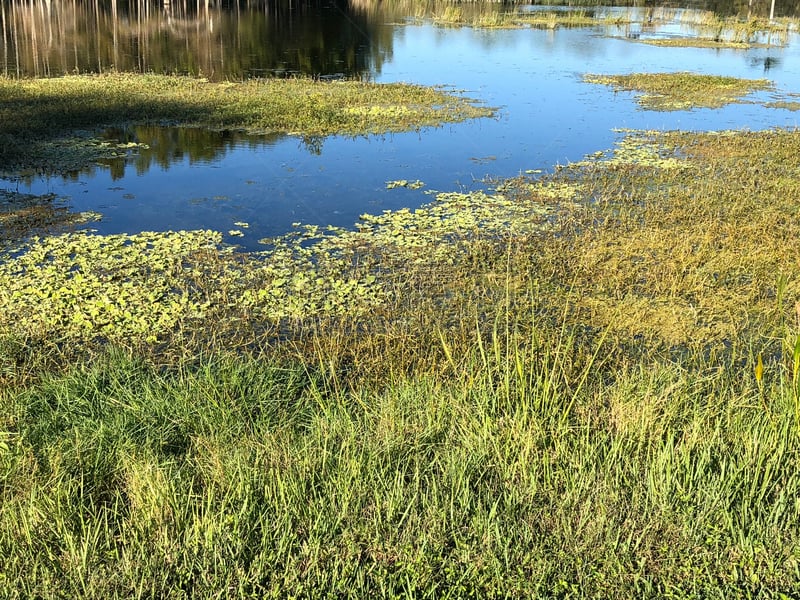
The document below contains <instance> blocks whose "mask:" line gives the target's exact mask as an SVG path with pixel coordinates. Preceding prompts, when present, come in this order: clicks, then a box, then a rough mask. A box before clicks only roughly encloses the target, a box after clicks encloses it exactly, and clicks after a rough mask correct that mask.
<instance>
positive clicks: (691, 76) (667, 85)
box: [584, 72, 772, 110]
mask: <svg viewBox="0 0 800 600" xmlns="http://www.w3.org/2000/svg"><path fill="white" fill-rule="evenodd" d="M584 80H585V81H586V82H588V83H599V84H603V85H609V86H612V87H613V88H614V89H615V90H619V91H635V92H639V96H638V98H637V101H638V102H639V104H640V105H642V106H643V107H644V108H648V109H650V110H687V109H692V108H720V107H722V106H725V105H726V104H730V103H732V102H739V101H740V99H741V98H742V97H744V96H747V95H748V94H750V93H752V92H754V91H757V90H769V89H772V83H771V82H770V81H769V80H768V79H740V78H737V77H722V76H718V75H701V74H697V73H688V72H682V73H631V74H628V75H594V74H589V75H586V76H584Z"/></svg>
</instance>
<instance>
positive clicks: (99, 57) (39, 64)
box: [0, 1, 800, 249]
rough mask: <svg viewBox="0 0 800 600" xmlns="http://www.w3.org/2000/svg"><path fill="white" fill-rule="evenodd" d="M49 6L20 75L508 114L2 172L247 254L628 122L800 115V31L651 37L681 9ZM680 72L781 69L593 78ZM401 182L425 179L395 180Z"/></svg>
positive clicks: (15, 38) (583, 151)
mask: <svg viewBox="0 0 800 600" xmlns="http://www.w3.org/2000/svg"><path fill="white" fill-rule="evenodd" d="M35 4H37V3H27V2H26V3H19V4H18V3H15V2H11V3H9V2H4V4H3V6H4V13H3V20H2V23H3V26H4V28H5V32H4V37H3V40H4V46H3V49H4V53H3V55H2V56H0V58H2V59H4V63H0V66H2V67H3V68H4V70H5V72H6V73H7V74H9V75H15V76H32V75H33V76H56V75H59V74H61V73H63V72H74V71H103V70H108V69H112V68H116V69H119V70H126V69H130V70H138V71H141V70H146V71H158V72H168V73H172V72H189V73H195V74H202V75H204V76H206V77H209V78H215V79H224V78H230V79H242V78H246V77H262V76H281V75H284V74H286V73H302V74H306V75H313V76H316V77H322V78H327V77H341V76H346V77H359V78H362V79H369V80H374V81H377V82H394V81H403V82H411V83H418V84H423V85H444V86H447V87H449V88H452V89H455V90H459V91H460V92H462V93H464V94H465V95H467V96H469V97H471V98H475V99H478V100H480V101H482V102H484V103H486V104H488V105H490V106H496V107H498V108H499V111H498V114H497V117H496V118H493V119H481V120H475V121H470V122H466V123H460V124H454V125H445V126H442V127H438V128H428V129H422V130H419V131H414V132H410V133H404V134H391V135H388V134H387V135H378V136H366V137H356V138H352V137H337V136H332V137H325V138H320V139H303V138H300V137H291V136H274V135H273V136H266V137H251V136H244V135H242V134H239V133H235V132H225V133H220V132H206V131H198V130H190V131H187V130H180V129H174V128H173V129H169V128H154V127H139V128H135V129H132V130H129V131H116V132H109V135H112V136H118V137H123V138H126V139H131V140H135V141H140V142H145V143H146V144H148V145H149V147H150V149H149V150H140V151H137V152H135V153H132V154H131V155H130V156H129V157H127V158H126V159H120V160H117V161H113V162H109V163H108V164H104V165H96V166H95V167H93V168H92V169H89V170H87V171H85V172H81V173H76V174H72V175H71V176H70V177H49V178H47V177H32V178H26V179H16V180H6V181H3V182H0V187H5V188H9V189H16V190H19V191H21V192H26V193H32V194H46V193H54V194H56V195H57V196H59V198H60V202H63V203H64V204H66V205H67V206H69V208H70V210H73V211H95V212H98V213H101V214H102V220H100V221H99V222H95V223H91V224H90V225H89V226H90V227H92V228H94V229H97V230H98V231H100V232H101V233H121V232H130V233H133V232H138V231H146V230H153V231H164V230H177V229H199V228H209V229H215V230H219V231H223V232H225V233H226V235H227V238H226V241H228V242H230V243H233V244H238V245H240V246H241V247H242V248H243V249H258V248H259V247H260V246H259V244H258V240H259V239H260V238H263V237H267V236H274V235H279V234H281V233H283V232H286V231H288V230H289V229H291V227H292V223H296V222H303V223H309V224H312V223H313V224H320V225H327V224H332V225H338V226H345V227H347V226H351V225H353V223H355V222H356V221H357V219H358V217H359V215H360V214H362V213H378V212H380V211H383V210H387V209H397V208H400V207H405V206H409V207H413V206H418V205H420V204H423V203H426V202H429V201H430V200H431V196H430V195H428V193H427V192H430V191H434V190H438V191H454V190H471V189H475V188H481V187H485V186H486V183H485V181H486V179H487V177H508V176H515V175H518V174H520V173H523V172H530V171H534V170H538V169H541V170H543V171H545V172H546V171H548V170H551V169H552V168H553V167H554V166H555V165H558V164H564V163H567V162H570V161H576V160H580V159H581V158H583V157H584V156H585V155H587V154H590V153H593V152H595V151H598V150H604V149H608V148H610V147H612V146H613V145H614V142H615V140H617V139H619V137H620V136H621V135H622V134H621V133H620V132H619V130H620V129H659V130H669V129H688V130H719V129H740V128H749V129H763V128H769V127H796V126H797V125H798V121H800V112H792V111H790V110H785V109H776V108H767V107H765V106H764V105H763V102H764V101H765V100H769V99H770V97H772V96H780V97H782V98H785V97H786V96H787V94H792V93H800V37H798V35H797V34H796V33H792V34H790V35H789V36H788V38H787V39H786V40H785V41H786V43H785V44H784V45H781V46H773V47H768V48H767V47H760V48H753V49H749V50H741V49H699V48H666V47H657V46H651V45H647V44H644V43H641V42H642V39H643V38H646V37H648V36H656V37H658V36H671V35H690V34H691V31H690V30H687V29H685V26H683V25H681V24H680V19H681V14H682V13H681V11H676V12H674V14H673V16H674V20H673V21H672V22H670V23H666V24H664V25H660V26H657V27H651V28H647V29H642V28H641V27H639V28H638V29H637V26H636V25H633V26H628V27H609V26H605V27H589V28H581V29H568V28H557V29H552V30H550V29H545V30H542V29H534V28H519V29H480V28H472V27H442V26H438V25H436V24H434V23H433V22H432V21H431V20H430V19H427V18H419V15H417V14H416V13H415V14H414V15H412V14H410V13H412V10H411V9H409V10H407V11H406V12H405V13H404V12H403V11H402V10H400V9H397V8H395V9H393V10H391V11H389V10H385V11H383V12H382V11H381V10H380V9H377V8H372V9H369V10H367V9H357V8H355V7H353V6H350V5H346V4H345V5H343V4H341V3H338V2H333V3H329V4H322V5H314V6H308V5H303V6H302V7H297V8H295V9H292V8H289V7H288V5H287V6H286V7H283V8H282V9H281V10H280V11H278V10H276V9H270V8H268V7H265V6H264V5H255V4H252V3H248V4H247V5H237V6H217V7H208V6H205V7H202V6H200V5H198V6H194V7H187V6H185V5H183V8H179V7H175V6H170V5H169V4H167V5H162V4H160V3H159V4H153V5H150V4H145V3H143V2H141V1H140V2H138V5H133V4H130V5H125V10H124V11H123V10H122V9H121V8H120V7H119V6H117V3H116V2H112V4H111V6H106V5H100V4H98V3H97V2H95V3H92V4H88V3H87V4H85V5H80V4H77V3H72V4H66V3H64V4H56V3H53V4H52V5H50V4H48V6H49V7H50V8H49V9H48V10H47V11H44V10H42V9H41V8H37V9H36V11H35V12H34V11H33V9H29V8H28V7H32V6H34V5H35ZM112 8H113V11H112ZM525 9H527V10H542V7H526V8H525ZM29 10H30V11H32V12H30V14H29V13H28V12H26V11H29ZM598 10H603V11H614V10H619V11H629V10H634V11H635V10H642V11H643V10H645V9H627V8H624V9H609V8H605V9H598ZM15 11H16V12H15ZM423 17H424V16H423ZM643 20H644V21H646V20H647V19H646V17H645V18H643ZM85 23H89V24H90V25H89V26H83V25H81V24H85ZM12 30H13V31H12ZM32 39H34V40H38V43H36V44H34V43H31V40H32ZM670 71H693V72H697V73H704V74H714V75H731V76H736V77H745V78H768V79H770V80H772V81H773V82H774V85H775V91H772V92H764V93H761V94H756V95H753V96H751V97H748V100H751V101H752V102H748V103H738V104H732V105H729V106H727V107H724V108H722V109H715V110H710V109H696V110H691V111H670V112H656V111H651V110H644V109H642V108H641V107H639V106H638V105H637V103H636V101H635V95H634V94H630V93H614V91H613V90H612V89H610V88H608V87H606V86H599V85H593V84H589V83H585V82H584V81H583V75H584V74H586V73H609V74H621V73H630V72H670ZM397 180H409V181H417V180H419V181H421V182H423V183H424V186H423V187H422V188H420V189H409V188H403V187H395V188H392V189H388V187H389V186H387V182H392V181H397ZM231 231H232V232H239V233H240V234H241V235H239V234H237V235H231V234H229V233H228V232H231Z"/></svg>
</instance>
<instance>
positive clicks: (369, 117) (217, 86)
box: [0, 73, 492, 171]
mask: <svg viewBox="0 0 800 600" xmlns="http://www.w3.org/2000/svg"><path fill="white" fill-rule="evenodd" d="M0 97H2V98H3V99H4V101H3V103H2V108H0V142H1V143H0V170H2V171H20V170H25V169H28V170H50V171H54V170H55V171H57V170H59V169H61V170H68V169H72V168H74V167H75V163H76V161H78V162H82V163H84V164H90V163H91V162H92V161H94V160H97V159H98V158H101V157H107V156H108V155H109V153H111V154H112V155H113V154H114V153H116V152H118V151H119V149H117V148H116V147H114V145H113V144H109V143H108V142H102V141H99V140H97V139H95V138H94V137H92V136H91V135H87V134H86V133H85V132H86V131H89V132H96V131H98V128H102V127H103V126H118V125H119V124H121V123H127V124H130V123H140V124H141V123H161V124H163V123H169V124H172V125H175V124H180V125H184V126H189V127H206V128H212V129H237V130H245V131H249V132H252V133H284V134H303V135H306V136H316V135H328V134H334V133H337V134H345V135H362V134H368V133H383V132H387V131H406V130H411V129H417V128H420V127H429V126H437V125H439V124H441V123H443V122H448V121H461V120H464V119H469V118H476V117H484V116H489V115H491V114H492V110H491V109H489V108H487V107H482V106H479V105H477V104H476V103H475V102H472V101H469V100H468V99H466V98H464V97H462V96H459V95H456V94H452V93H447V92H445V91H444V90H442V89H434V88H428V87H423V86H414V85H409V84H399V83H398V84H385V85H384V84H374V83H366V82H360V81H336V82H322V81H313V80H311V79H269V80H259V81H247V82H241V83H232V82H221V83H215V82H209V81H206V80H203V79H198V78H192V77H177V76H163V75H131V74H123V73H117V74H106V75H96V76H91V75H86V76H68V77H60V78H55V79H32V80H19V79H10V78H6V77H3V78H0ZM81 132H84V133H81ZM78 159H80V160H78Z"/></svg>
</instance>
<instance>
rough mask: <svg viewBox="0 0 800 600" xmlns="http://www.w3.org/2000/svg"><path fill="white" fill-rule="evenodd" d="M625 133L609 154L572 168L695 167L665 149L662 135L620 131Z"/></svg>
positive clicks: (649, 132) (592, 155) (588, 159)
mask: <svg viewBox="0 0 800 600" xmlns="http://www.w3.org/2000/svg"><path fill="white" fill-rule="evenodd" d="M617 132H619V133H624V134H625V136H624V137H623V138H622V139H620V140H619V141H618V142H617V143H616V144H615V147H614V148H613V149H611V150H607V151H602V150H601V151H598V152H595V153H593V154H590V155H589V156H587V157H586V158H585V159H584V160H582V161H578V162H575V163H572V164H570V165H569V166H570V168H571V169H575V168H580V167H596V168H602V169H613V168H639V169H692V168H693V166H692V164H691V163H690V162H689V161H687V160H686V159H685V158H682V157H679V156H676V155H675V150H674V148H672V147H671V146H664V143H663V132H659V131H635V130H628V129H618V130H617Z"/></svg>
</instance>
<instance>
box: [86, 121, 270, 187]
mask: <svg viewBox="0 0 800 600" xmlns="http://www.w3.org/2000/svg"><path fill="white" fill-rule="evenodd" d="M104 137H105V138H106V139H109V140H113V141H115V142H116V141H118V142H121V143H122V144H126V145H127V144H130V145H132V147H133V148H135V150H134V151H133V152H132V155H131V156H128V157H116V158H110V159H106V160H103V161H101V164H102V165H103V166H105V167H107V168H108V169H109V171H110V173H111V178H112V180H113V181H117V180H119V179H122V178H124V177H125V171H126V168H127V167H128V166H130V167H133V168H134V169H135V170H136V174H137V175H144V174H145V173H147V171H149V170H150V169H151V168H153V167H156V166H157V167H160V168H162V169H168V168H169V167H170V166H171V165H172V164H174V163H176V162H188V164H189V165H199V164H203V163H206V164H210V163H212V162H214V161H215V160H218V159H220V158H222V157H223V156H225V154H226V153H227V152H228V151H229V150H232V149H233V148H249V149H251V150H256V149H259V148H264V147H269V146H273V145H274V144H275V143H276V142H277V141H278V140H280V139H282V138H284V137H286V136H285V135H283V134H271V135H261V136H252V135H247V134H245V133H241V132H238V131H227V130H226V131H210V130H208V129H200V128H196V127H160V126H157V125H136V126H132V127H128V128H125V129H109V130H107V131H106V132H105V134H104Z"/></svg>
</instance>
